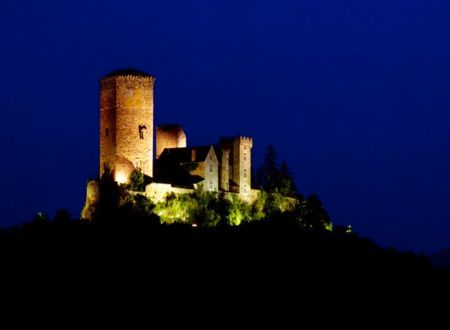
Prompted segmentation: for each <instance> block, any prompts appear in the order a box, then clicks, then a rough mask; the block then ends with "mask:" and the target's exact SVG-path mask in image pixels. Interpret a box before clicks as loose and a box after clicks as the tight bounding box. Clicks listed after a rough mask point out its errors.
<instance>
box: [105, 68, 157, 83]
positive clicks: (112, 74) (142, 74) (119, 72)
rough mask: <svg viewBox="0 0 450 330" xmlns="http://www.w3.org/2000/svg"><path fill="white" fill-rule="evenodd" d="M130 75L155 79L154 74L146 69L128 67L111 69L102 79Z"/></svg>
mask: <svg viewBox="0 0 450 330" xmlns="http://www.w3.org/2000/svg"><path fill="white" fill-rule="evenodd" d="M128 76H131V77H142V78H149V79H155V78H154V77H153V76H152V75H150V74H148V73H147V72H145V71H141V70H136V69H133V68H128V69H119V70H114V71H111V72H110V73H108V74H107V75H105V76H104V77H103V78H102V79H101V80H103V79H107V78H113V77H128Z"/></svg>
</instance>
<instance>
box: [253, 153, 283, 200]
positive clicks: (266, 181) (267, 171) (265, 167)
mask: <svg viewBox="0 0 450 330" xmlns="http://www.w3.org/2000/svg"><path fill="white" fill-rule="evenodd" d="M279 176H280V171H279V169H278V161H277V153H276V151H275V147H274V146H273V145H269V146H268V147H267V151H266V154H265V157H264V161H263V163H262V164H261V166H260V168H259V170H258V184H259V186H260V187H261V188H262V189H264V190H266V191H268V192H272V191H274V190H275V189H276V187H277V186H278V183H279Z"/></svg>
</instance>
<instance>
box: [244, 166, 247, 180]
mask: <svg viewBox="0 0 450 330" xmlns="http://www.w3.org/2000/svg"><path fill="white" fill-rule="evenodd" d="M246 177H247V169H246V168H244V178H246Z"/></svg>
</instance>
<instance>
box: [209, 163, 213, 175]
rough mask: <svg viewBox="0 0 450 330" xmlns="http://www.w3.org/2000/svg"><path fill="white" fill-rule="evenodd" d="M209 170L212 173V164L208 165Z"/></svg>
mask: <svg viewBox="0 0 450 330" xmlns="http://www.w3.org/2000/svg"><path fill="white" fill-rule="evenodd" d="M209 171H210V172H211V173H212V171H213V166H212V165H209Z"/></svg>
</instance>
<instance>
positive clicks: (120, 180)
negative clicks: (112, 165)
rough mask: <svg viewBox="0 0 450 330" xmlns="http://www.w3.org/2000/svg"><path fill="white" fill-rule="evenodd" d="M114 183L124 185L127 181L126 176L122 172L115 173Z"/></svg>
mask: <svg viewBox="0 0 450 330" xmlns="http://www.w3.org/2000/svg"><path fill="white" fill-rule="evenodd" d="M116 181H117V183H126V182H127V181H128V179H127V176H126V175H125V173H123V172H117V173H116Z"/></svg>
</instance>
